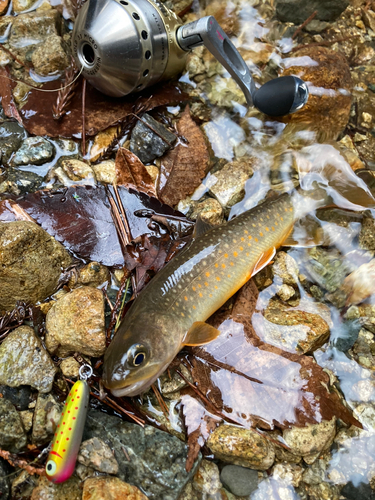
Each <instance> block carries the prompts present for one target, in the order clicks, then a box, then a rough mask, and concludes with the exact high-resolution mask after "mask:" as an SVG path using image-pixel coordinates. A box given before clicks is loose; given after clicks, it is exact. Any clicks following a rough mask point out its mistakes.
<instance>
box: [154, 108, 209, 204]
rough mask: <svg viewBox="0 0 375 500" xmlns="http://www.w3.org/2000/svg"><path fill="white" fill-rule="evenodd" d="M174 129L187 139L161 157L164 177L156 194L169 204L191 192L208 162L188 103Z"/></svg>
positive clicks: (205, 146) (200, 178) (198, 129)
mask: <svg viewBox="0 0 375 500" xmlns="http://www.w3.org/2000/svg"><path fill="white" fill-rule="evenodd" d="M177 130H178V133H179V134H180V135H182V136H184V137H185V138H186V139H187V140H188V141H189V143H188V144H182V143H180V144H178V146H176V147H175V148H174V149H172V150H171V151H169V152H168V153H167V154H166V155H165V156H164V158H162V171H161V174H162V176H161V177H165V178H167V181H166V182H165V184H163V185H160V186H159V198H160V199H161V200H163V201H164V203H168V205H171V206H175V205H177V203H178V202H179V201H180V200H183V199H184V198H186V197H187V196H189V195H190V194H193V192H194V191H195V189H196V188H197V187H198V186H199V184H200V183H201V181H202V179H203V177H204V176H205V175H206V170H207V167H208V162H209V154H208V149H207V145H206V141H205V139H204V135H203V133H202V132H201V130H200V128H199V127H198V125H197V124H196V123H195V122H194V121H193V120H192V118H191V116H190V108H189V106H186V109H185V111H184V113H183V115H182V117H181V119H180V121H179V122H178V124H177Z"/></svg>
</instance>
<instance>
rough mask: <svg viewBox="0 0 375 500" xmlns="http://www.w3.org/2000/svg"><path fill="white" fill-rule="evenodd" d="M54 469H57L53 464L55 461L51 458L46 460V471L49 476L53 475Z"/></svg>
mask: <svg viewBox="0 0 375 500" xmlns="http://www.w3.org/2000/svg"><path fill="white" fill-rule="evenodd" d="M56 469H57V465H56V464H55V462H54V461H53V460H48V462H47V464H46V473H47V474H48V475H49V476H53V475H54V473H55V472H56Z"/></svg>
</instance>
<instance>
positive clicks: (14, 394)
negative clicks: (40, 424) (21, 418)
mask: <svg viewBox="0 0 375 500" xmlns="http://www.w3.org/2000/svg"><path fill="white" fill-rule="evenodd" d="M0 392H1V394H2V395H3V396H4V398H5V399H8V400H9V401H10V402H11V403H12V404H13V405H14V406H15V407H16V408H17V410H18V411H23V410H27V408H28V407H29V402H30V394H31V388H30V386H28V385H21V386H19V387H9V386H7V385H0Z"/></svg>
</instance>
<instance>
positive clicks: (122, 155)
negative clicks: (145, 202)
mask: <svg viewBox="0 0 375 500" xmlns="http://www.w3.org/2000/svg"><path fill="white" fill-rule="evenodd" d="M116 182H117V184H119V185H123V186H126V187H132V188H135V189H137V190H138V191H142V192H143V193H146V194H148V195H150V196H155V197H156V191H155V186H154V182H153V180H152V178H151V176H150V174H149V173H148V172H147V169H146V167H145V166H144V165H143V163H142V162H141V160H140V159H139V158H138V156H136V155H135V154H133V153H132V152H131V151H129V150H128V149H126V148H120V149H119V150H118V152H117V155H116Z"/></svg>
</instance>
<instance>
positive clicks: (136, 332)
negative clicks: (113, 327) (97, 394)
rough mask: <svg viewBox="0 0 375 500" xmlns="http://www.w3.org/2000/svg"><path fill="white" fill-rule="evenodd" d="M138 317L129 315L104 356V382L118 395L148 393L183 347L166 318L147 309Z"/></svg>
mask: <svg viewBox="0 0 375 500" xmlns="http://www.w3.org/2000/svg"><path fill="white" fill-rule="evenodd" d="M136 316H137V317H136V319H135V320H134V321H126V318H125V320H124V322H123V323H122V325H121V326H120V328H119V330H118V332H117V333H116V335H115V337H114V338H113V340H112V342H111V344H110V345H109V347H108V349H107V351H106V353H105V356H104V365H103V384H104V386H105V387H106V388H107V389H109V390H110V391H111V392H112V394H113V395H114V396H117V397H121V396H136V395H137V394H141V393H142V392H145V391H146V390H147V389H148V388H149V387H150V386H151V384H152V383H153V382H154V381H155V380H156V379H157V378H158V377H159V375H160V374H161V373H163V372H164V370H165V369H166V368H167V366H168V365H169V364H170V363H171V361H172V360H173V358H174V357H175V355H176V354H177V352H178V350H179V348H180V343H179V341H178V335H173V331H171V330H170V328H168V326H167V323H168V322H167V321H166V318H165V317H162V318H161V317H160V316H154V315H152V314H150V313H146V311H144V313H143V314H142V313H141V314H139V315H136ZM175 339H176V340H177V342H176V341H174V340H175Z"/></svg>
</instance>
